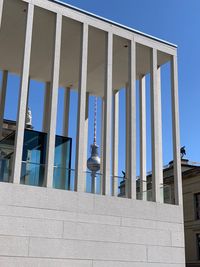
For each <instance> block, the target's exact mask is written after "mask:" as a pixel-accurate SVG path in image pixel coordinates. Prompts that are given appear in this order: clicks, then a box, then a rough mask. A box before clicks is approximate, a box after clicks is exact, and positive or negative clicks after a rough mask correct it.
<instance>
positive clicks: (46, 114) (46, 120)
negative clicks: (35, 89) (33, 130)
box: [42, 82, 51, 133]
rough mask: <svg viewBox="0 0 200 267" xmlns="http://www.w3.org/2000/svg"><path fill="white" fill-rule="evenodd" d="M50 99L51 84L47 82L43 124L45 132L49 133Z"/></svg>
mask: <svg viewBox="0 0 200 267" xmlns="http://www.w3.org/2000/svg"><path fill="white" fill-rule="evenodd" d="M50 98H51V83H50V82H46V85H45V92H44V108H43V122H42V129H43V132H45V133H47V132H48V130H49V129H48V127H49V106H50Z"/></svg>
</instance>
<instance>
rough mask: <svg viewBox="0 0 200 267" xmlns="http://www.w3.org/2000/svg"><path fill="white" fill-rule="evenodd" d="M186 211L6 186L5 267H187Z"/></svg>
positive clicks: (0, 200)
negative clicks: (185, 246)
mask: <svg viewBox="0 0 200 267" xmlns="http://www.w3.org/2000/svg"><path fill="white" fill-rule="evenodd" d="M182 216H183V214H182V208H181V207H178V206H171V205H167V204H158V203H153V202H143V201H140V200H130V199H123V198H115V197H107V196H98V195H92V194H86V193H76V192H68V191H62V190H56V189H49V188H38V187H32V186H24V185H15V184H6V183H0V266H3V267H4V266H5V267H23V266H24V267H35V266H37V267H41V266H42V267H43V266H44V267H47V266H48V267H58V266H59V267H62V266H63V267H64V266H69V267H184V266H185V259H184V235H183V219H182Z"/></svg>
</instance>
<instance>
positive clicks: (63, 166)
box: [53, 135, 72, 190]
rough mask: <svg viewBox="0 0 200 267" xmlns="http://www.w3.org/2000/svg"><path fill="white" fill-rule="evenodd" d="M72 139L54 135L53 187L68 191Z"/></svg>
mask: <svg viewBox="0 0 200 267" xmlns="http://www.w3.org/2000/svg"><path fill="white" fill-rule="evenodd" d="M71 146H72V139H71V138H68V137H63V136H58V135H56V143H55V158H54V177H53V187H54V188H58V189H67V190H70V177H71Z"/></svg>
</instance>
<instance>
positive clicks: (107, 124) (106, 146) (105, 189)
mask: <svg viewBox="0 0 200 267" xmlns="http://www.w3.org/2000/svg"><path fill="white" fill-rule="evenodd" d="M112 69H113V34H112V33H111V32H108V35H107V57H106V79H105V91H104V101H105V102H104V105H105V106H104V142H103V177H102V194H103V195H110V194H111V190H110V189H111V183H110V182H111V181H110V174H111V173H110V158H111V143H110V142H111V112H112V72H113V70H112Z"/></svg>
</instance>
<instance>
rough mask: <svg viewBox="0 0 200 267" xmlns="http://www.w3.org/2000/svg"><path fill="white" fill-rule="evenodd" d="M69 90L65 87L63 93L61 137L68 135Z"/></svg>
mask: <svg viewBox="0 0 200 267" xmlns="http://www.w3.org/2000/svg"><path fill="white" fill-rule="evenodd" d="M70 90H71V89H70V87H67V88H65V92H64V111H63V130H62V131H63V136H68V135H69V109H70Z"/></svg>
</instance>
